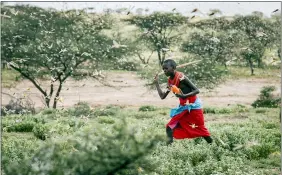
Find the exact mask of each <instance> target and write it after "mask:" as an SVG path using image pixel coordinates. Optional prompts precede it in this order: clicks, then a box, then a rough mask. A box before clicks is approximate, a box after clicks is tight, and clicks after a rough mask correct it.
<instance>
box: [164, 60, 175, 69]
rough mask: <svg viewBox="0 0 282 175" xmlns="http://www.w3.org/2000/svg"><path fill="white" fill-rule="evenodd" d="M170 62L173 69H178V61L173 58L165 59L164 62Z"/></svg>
mask: <svg viewBox="0 0 282 175" xmlns="http://www.w3.org/2000/svg"><path fill="white" fill-rule="evenodd" d="M165 63H166V64H169V65H170V66H171V67H172V68H173V69H176V66H177V65H176V62H175V61H174V60H173V59H167V60H164V64H165Z"/></svg>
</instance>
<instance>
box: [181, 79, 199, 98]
mask: <svg viewBox="0 0 282 175" xmlns="http://www.w3.org/2000/svg"><path fill="white" fill-rule="evenodd" d="M182 81H183V82H184V83H185V84H186V85H187V86H189V87H191V88H192V89H193V90H192V92H189V93H188V94H183V95H181V96H182V98H186V97H191V96H194V95H196V94H199V93H200V90H199V89H198V88H197V87H196V86H195V85H194V84H193V83H192V82H191V81H190V80H189V79H188V77H186V76H184V79H183V80H182Z"/></svg>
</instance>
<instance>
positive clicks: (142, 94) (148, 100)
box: [2, 72, 280, 107]
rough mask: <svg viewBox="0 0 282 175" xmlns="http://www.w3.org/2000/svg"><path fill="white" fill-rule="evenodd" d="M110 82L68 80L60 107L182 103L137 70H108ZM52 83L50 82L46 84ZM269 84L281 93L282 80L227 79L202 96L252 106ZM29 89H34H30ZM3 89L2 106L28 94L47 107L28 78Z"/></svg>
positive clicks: (214, 101) (211, 100) (213, 102)
mask: <svg viewBox="0 0 282 175" xmlns="http://www.w3.org/2000/svg"><path fill="white" fill-rule="evenodd" d="M110 77H111V79H112V80H111V81H110V80H109V78H110ZM107 81H108V83H109V84H111V85H113V86H114V87H107V86H104V85H102V84H101V83H99V82H97V81H95V80H93V79H86V80H81V81H74V80H68V81H66V83H65V85H64V87H63V89H62V92H61V96H62V98H63V101H62V103H61V102H60V103H59V104H58V106H60V107H62V106H64V107H69V106H72V105H74V104H76V103H78V102H79V101H85V102H88V103H90V104H91V105H92V106H96V105H106V104H115V105H125V106H132V107H138V106H142V105H156V106H166V107H175V106H176V105H177V103H178V100H177V98H175V97H174V96H173V95H172V94H170V95H169V96H168V97H167V98H166V99H165V100H161V99H160V98H159V96H158V94H157V91H156V90H152V91H148V89H146V88H145V87H144V84H145V81H143V80H140V79H139V78H138V76H137V75H136V74H135V73H134V72H119V73H107ZM48 84H49V82H48V83H46V85H48ZM266 85H274V86H276V87H277V91H276V93H277V94H280V81H279V79H277V78H276V79H258V78H251V79H250V78H248V79H239V80H233V81H227V82H225V83H224V84H221V85H220V86H218V87H217V88H216V89H214V90H212V91H207V90H204V89H200V91H201V93H200V94H199V97H200V98H201V99H202V101H203V102H204V105H207V106H228V105H229V104H243V105H250V104H251V103H252V102H253V101H255V100H256V99H257V97H258V95H259V92H260V89H261V88H262V87H263V86H266ZM46 87H47V86H46ZM28 88H30V90H27V89H28ZM2 92H3V93H2V105H5V104H7V103H8V102H9V101H10V99H11V97H9V96H8V95H6V94H10V95H13V94H14V96H21V95H22V94H24V93H25V94H26V95H27V96H29V97H30V98H31V99H32V101H34V102H35V106H36V107H43V106H44V105H43V102H42V98H41V94H40V93H39V91H38V90H37V89H36V88H35V87H33V85H32V84H31V83H30V82H29V81H27V80H25V81H22V82H20V83H19V84H18V85H17V86H16V87H15V88H11V89H7V88H2Z"/></svg>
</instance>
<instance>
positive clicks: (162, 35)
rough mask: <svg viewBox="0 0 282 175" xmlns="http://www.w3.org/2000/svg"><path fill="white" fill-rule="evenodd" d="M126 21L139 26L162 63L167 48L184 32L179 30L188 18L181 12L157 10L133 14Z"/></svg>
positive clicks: (144, 38) (143, 36)
mask: <svg viewBox="0 0 282 175" xmlns="http://www.w3.org/2000/svg"><path fill="white" fill-rule="evenodd" d="M125 21H129V22H130V23H131V24H135V25H136V26H137V27H139V29H140V30H141V32H142V33H143V35H142V39H143V40H147V41H149V42H150V44H151V45H152V47H153V48H152V49H153V50H154V51H156V52H157V54H158V59H159V64H160V65H162V63H163V61H164V60H165V58H166V53H167V50H168V49H169V48H170V46H171V45H172V44H173V43H174V42H176V41H177V40H178V39H180V37H181V35H183V34H184V32H183V31H179V26H181V25H183V24H184V23H185V22H186V21H187V19H186V17H184V16H182V15H181V14H179V13H168V12H166V13H161V12H155V13H153V14H151V15H145V16H133V17H132V18H130V19H126V20H125Z"/></svg>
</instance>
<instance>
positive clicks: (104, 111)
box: [93, 106, 120, 116]
mask: <svg viewBox="0 0 282 175" xmlns="http://www.w3.org/2000/svg"><path fill="white" fill-rule="evenodd" d="M119 110H120V108H119V107H117V106H106V107H105V108H98V109H95V110H94V112H93V115H94V116H113V115H116V114H117V113H118V112H119Z"/></svg>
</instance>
